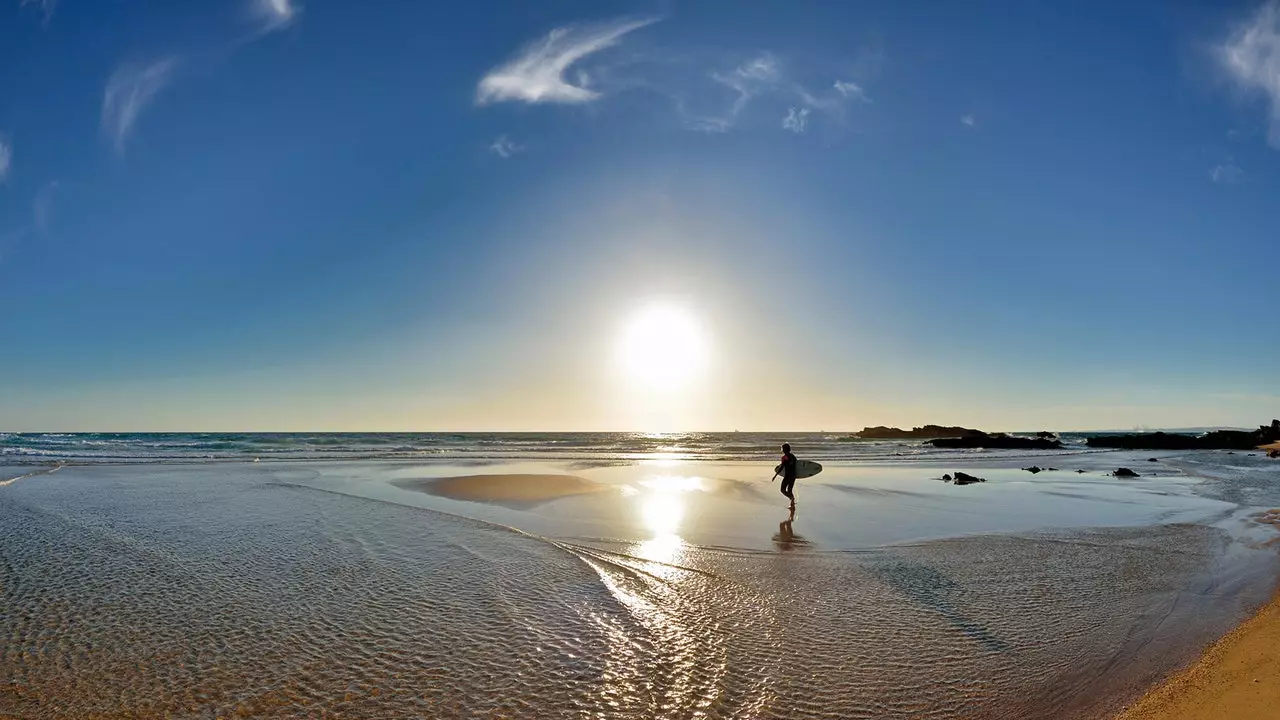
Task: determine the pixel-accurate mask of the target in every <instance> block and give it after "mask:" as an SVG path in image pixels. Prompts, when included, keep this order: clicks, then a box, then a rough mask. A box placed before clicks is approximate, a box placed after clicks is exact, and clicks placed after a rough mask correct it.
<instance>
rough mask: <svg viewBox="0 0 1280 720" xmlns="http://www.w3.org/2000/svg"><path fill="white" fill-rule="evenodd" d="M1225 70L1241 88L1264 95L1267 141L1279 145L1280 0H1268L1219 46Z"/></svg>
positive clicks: (1220, 57) (1277, 146) (1219, 56)
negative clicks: (1267, 126)
mask: <svg viewBox="0 0 1280 720" xmlns="http://www.w3.org/2000/svg"><path fill="white" fill-rule="evenodd" d="M1218 59H1219V62H1221V64H1222V66H1223V68H1224V69H1225V70H1226V71H1227V74H1228V75H1230V76H1231V78H1232V79H1233V80H1234V81H1235V82H1236V83H1237V84H1238V85H1239V86H1240V87H1242V88H1244V89H1245V90H1247V91H1249V92H1254V93H1260V94H1261V95H1263V96H1265V98H1266V100H1267V103H1268V104H1269V106H1270V108H1269V110H1270V114H1271V123H1270V130H1269V131H1268V133H1267V141H1268V142H1269V143H1270V144H1271V146H1272V147H1275V148H1280V0H1269V2H1267V3H1266V4H1265V5H1263V6H1262V7H1261V8H1259V9H1258V11H1257V12H1256V13H1254V15H1253V17H1252V18H1250V20H1249V21H1248V22H1246V23H1243V24H1242V25H1240V26H1239V27H1237V28H1236V29H1235V31H1234V32H1233V33H1231V35H1230V37H1228V38H1227V41H1226V42H1225V43H1223V44H1222V45H1221V46H1220V47H1219V48H1218Z"/></svg>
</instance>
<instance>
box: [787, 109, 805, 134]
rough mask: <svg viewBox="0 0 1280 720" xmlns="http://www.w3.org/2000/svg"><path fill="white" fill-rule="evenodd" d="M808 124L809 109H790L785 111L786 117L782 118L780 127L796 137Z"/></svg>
mask: <svg viewBox="0 0 1280 720" xmlns="http://www.w3.org/2000/svg"><path fill="white" fill-rule="evenodd" d="M808 124H809V108H800V109H799V110H797V109H796V108H791V109H790V110H788V111H787V116H786V117H784V118H782V127H783V128H785V129H787V130H790V131H791V132H793V133H796V134H797V135H798V134H800V133H802V132H804V129H805V127H806V126H808Z"/></svg>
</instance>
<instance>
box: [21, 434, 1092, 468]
mask: <svg viewBox="0 0 1280 720" xmlns="http://www.w3.org/2000/svg"><path fill="white" fill-rule="evenodd" d="M1084 439H1085V435H1084V434H1079V433H1066V434H1064V435H1063V436H1062V440H1063V443H1064V444H1065V445H1067V446H1068V447H1069V448H1070V449H1071V450H1072V451H1075V452H1084V451H1086V448H1085V447H1084ZM783 442H789V443H791V444H792V445H793V446H794V447H795V448H796V449H797V451H802V452H803V453H804V456H805V457H807V458H809V459H812V460H817V461H819V462H827V461H910V460H919V459H931V458H938V459H941V458H946V457H952V456H966V455H973V456H980V457H1022V456H1034V455H1037V454H1053V452H1049V453H1036V452H1027V451H957V450H939V449H936V448H934V447H932V446H930V445H927V444H925V443H923V442H919V441H890V440H853V439H851V438H850V437H849V435H848V434H847V433H844V434H841V433H823V432H816V433H815V432H804V433H783V432H770V433H762V432H743V433H738V432H688V433H636V432H568V433H536V432H518V433H476V432H472V433H303V432H299V433H3V432H0V460H2V461H7V462H28V461H31V462H47V461H50V460H58V461H66V462H173V461H200V460H253V459H255V458H257V459H261V460H379V459H391V460H423V461H442V462H449V461H456V460H465V461H473V460H474V461H511V460H547V461H571V460H599V461H617V462H636V461H641V460H651V459H655V458H661V459H671V460H704V461H727V460H761V459H764V458H771V457H774V456H776V455H777V454H778V446H779V445H780V444H781V443H783Z"/></svg>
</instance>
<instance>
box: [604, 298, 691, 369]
mask: <svg viewBox="0 0 1280 720" xmlns="http://www.w3.org/2000/svg"><path fill="white" fill-rule="evenodd" d="M707 345H708V343H707V336H706V333H705V331H704V330H703V327H702V325H701V324H700V323H699V322H698V320H697V318H696V317H695V316H694V315H693V313H691V312H689V310H688V309H687V308H684V307H681V306H679V305H674V304H670V303H654V304H651V305H647V306H645V307H644V308H641V309H640V310H639V311H638V312H636V314H635V315H634V316H633V317H632V318H631V320H630V321H629V322H628V323H627V325H626V328H625V330H624V331H623V333H622V338H621V342H620V343H619V346H618V355H619V360H620V362H621V364H622V366H623V367H624V368H625V369H626V371H627V375H628V377H629V378H630V379H632V380H635V381H638V382H641V383H643V384H644V385H646V386H647V387H648V389H651V390H677V389H680V388H683V387H685V386H687V385H688V384H689V382H690V381H691V380H692V379H693V378H694V377H695V376H696V375H698V374H699V373H700V372H701V371H702V370H703V369H704V367H705V366H706V363H707V350H708V348H707Z"/></svg>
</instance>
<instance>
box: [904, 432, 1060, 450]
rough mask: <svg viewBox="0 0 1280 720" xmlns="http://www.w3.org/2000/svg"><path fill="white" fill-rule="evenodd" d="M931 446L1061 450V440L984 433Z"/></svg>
mask: <svg viewBox="0 0 1280 720" xmlns="http://www.w3.org/2000/svg"><path fill="white" fill-rule="evenodd" d="M929 444H930V445H932V446H934V447H940V448H960V449H974V448H999V449H1010V450H1061V449H1062V441H1061V440H1046V439H1044V438H1029V437H1018V436H1016V435H1007V434H1005V433H984V432H978V433H975V434H973V435H968V436H966V437H961V438H938V439H936V440H930V441H929Z"/></svg>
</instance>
